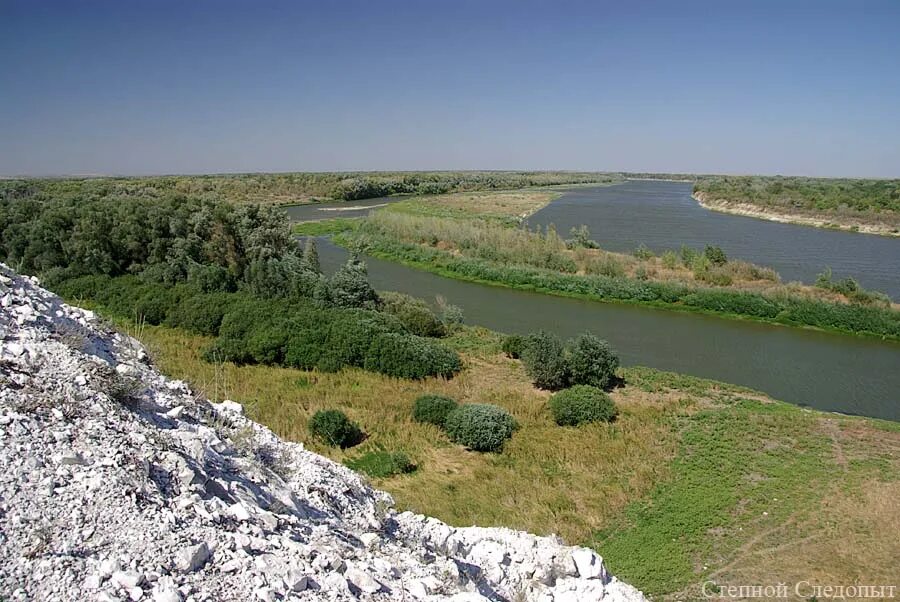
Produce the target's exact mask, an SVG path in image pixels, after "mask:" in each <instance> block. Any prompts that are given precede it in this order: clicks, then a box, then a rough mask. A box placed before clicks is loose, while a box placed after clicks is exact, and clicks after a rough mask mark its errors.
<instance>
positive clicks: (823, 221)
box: [691, 192, 900, 237]
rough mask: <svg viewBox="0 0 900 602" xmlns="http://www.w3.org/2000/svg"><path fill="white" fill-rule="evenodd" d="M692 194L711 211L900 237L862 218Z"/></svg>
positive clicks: (888, 229)
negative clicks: (833, 216)
mask: <svg viewBox="0 0 900 602" xmlns="http://www.w3.org/2000/svg"><path fill="white" fill-rule="evenodd" d="M691 196H692V197H693V198H694V200H695V201H697V202H698V203H700V206H701V207H704V208H706V209H709V210H710V211H719V212H722V213H731V214H732V215H743V216H745V217H755V218H758V219H766V220H769V221H771V222H780V223H783V224H797V225H800V226H814V227H816V228H828V229H830V230H846V231H848V232H861V233H863V234H877V235H879V236H897V237H900V231H897V230H895V229H893V228H891V226H886V225H884V224H875V223H871V222H863V221H860V220H854V219H853V218H844V221H843V222H841V223H837V222H834V221H831V220H829V219H827V218H824V217H815V216H811V215H798V214H792V213H785V212H780V211H773V210H771V209H763V208H761V207H758V206H756V205H752V204H750V203H737V202H733V201H725V200H722V199H710V198H709V197H708V196H707V195H706V194H704V193H703V192H695V193H694V194H692V195H691Z"/></svg>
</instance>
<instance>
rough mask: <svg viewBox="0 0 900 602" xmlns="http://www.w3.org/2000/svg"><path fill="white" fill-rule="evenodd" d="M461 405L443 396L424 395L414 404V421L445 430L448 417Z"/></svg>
mask: <svg viewBox="0 0 900 602" xmlns="http://www.w3.org/2000/svg"><path fill="white" fill-rule="evenodd" d="M458 405H459V404H457V403H456V401H454V400H452V399H450V398H449V397H444V396H443V395H422V396H420V397H419V398H417V399H416V401H415V402H414V403H413V414H412V415H413V420H415V421H416V422H426V423H428V424H433V425H435V426H438V427H441V428H444V424H445V423H446V422H447V415H448V414H450V412H452V411H453V410H455V409H456V408H457V406H458Z"/></svg>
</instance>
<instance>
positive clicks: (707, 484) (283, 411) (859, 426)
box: [139, 326, 900, 599]
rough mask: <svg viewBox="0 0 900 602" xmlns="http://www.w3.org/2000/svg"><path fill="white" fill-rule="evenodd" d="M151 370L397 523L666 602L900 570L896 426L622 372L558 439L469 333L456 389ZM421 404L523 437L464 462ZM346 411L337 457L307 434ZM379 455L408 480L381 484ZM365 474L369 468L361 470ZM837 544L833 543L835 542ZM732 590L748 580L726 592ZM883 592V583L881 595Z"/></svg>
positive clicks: (518, 371)
mask: <svg viewBox="0 0 900 602" xmlns="http://www.w3.org/2000/svg"><path fill="white" fill-rule="evenodd" d="M139 334H140V336H141V338H142V340H143V341H144V342H145V343H146V344H147V345H148V346H149V349H150V351H151V354H152V355H153V356H154V357H155V359H156V361H157V363H158V364H159V365H160V367H161V369H162V370H163V371H164V372H166V373H168V374H169V375H171V376H173V377H175V378H184V379H186V380H188V381H189V382H191V383H192V385H193V386H194V387H195V389H197V390H198V392H201V393H203V394H204V395H208V396H209V397H211V398H214V399H222V398H226V397H227V398H231V399H236V400H238V401H240V402H241V403H244V404H245V407H246V408H247V411H248V413H249V414H250V415H251V416H252V417H253V418H255V419H256V420H258V421H260V422H262V423H263V424H266V425H267V426H269V427H270V428H272V429H273V430H274V431H275V432H276V433H278V434H279V435H280V436H282V437H284V438H287V439H290V440H295V441H303V442H304V443H305V444H306V445H307V446H308V447H309V448H310V449H312V450H314V451H316V452H318V453H322V454H324V455H327V456H329V457H331V458H333V459H335V460H337V461H339V462H347V463H350V464H352V465H355V466H356V467H357V468H358V469H361V470H364V471H367V472H369V473H370V474H375V475H385V476H373V477H372V479H373V482H374V483H375V485H377V486H378V487H380V488H383V489H386V490H387V491H389V492H390V493H391V494H393V496H394V497H395V499H396V501H397V504H398V506H399V507H400V508H401V509H411V510H415V511H418V512H423V513H427V514H429V515H432V516H436V517H438V518H440V519H442V520H444V521H447V522H449V523H451V524H456V525H471V524H479V525H484V526H491V525H496V526H507V527H512V528H517V529H527V530H529V531H533V532H537V533H542V534H549V533H558V534H560V535H562V536H563V537H564V538H565V539H566V540H567V541H568V542H571V543H581V544H588V545H592V546H594V547H595V548H597V549H598V551H599V552H600V553H601V554H602V555H604V557H605V558H606V561H607V563H608V564H609V566H610V568H611V570H612V571H613V572H614V573H615V574H617V575H619V576H620V577H621V578H623V579H625V580H628V581H630V582H632V583H634V584H635V585H637V586H638V587H641V588H643V589H644V590H645V591H648V592H649V593H652V594H654V595H656V596H658V597H660V598H664V597H672V598H673V599H692V598H695V597H697V596H698V592H699V590H698V588H699V584H701V583H702V582H703V581H705V580H706V579H711V580H714V581H716V582H717V583H720V584H727V583H769V582H773V583H774V582H777V581H779V580H781V581H783V580H786V579H788V578H794V577H796V578H797V579H798V580H799V579H808V578H809V576H810V575H812V576H814V577H815V578H816V579H818V580H819V581H818V582H819V583H847V584H849V583H857V582H866V583H871V582H876V583H877V582H879V581H878V579H882V582H886V583H890V582H891V581H890V579H891V578H896V573H895V562H894V560H895V559H896V558H897V557H900V542H898V541H897V539H896V537H894V536H893V535H895V534H896V524H897V523H896V521H897V520H900V510H898V503H897V500H898V499H900V497H898V494H900V463H898V459H900V425H897V424H894V423H887V422H882V421H877V420H870V419H862V418H851V417H843V416H838V415H833V414H825V413H819V412H813V411H809V410H805V409H801V408H798V407H794V406H790V405H787V404H783V403H780V402H774V401H772V400H770V399H769V398H767V397H765V396H763V395H761V394H758V393H755V392H753V391H751V390H749V389H746V388H742V387H735V386H731V385H725V384H722V383H716V382H712V381H708V380H704V379H700V378H695V377H690V376H683V375H677V374H672V373H667V372H660V371H656V370H651V369H648V368H628V369H624V370H622V371H621V375H622V376H623V377H624V379H625V381H626V385H625V386H624V387H621V388H619V389H616V390H615V391H613V392H612V397H613V399H614V401H615V402H616V405H617V406H618V407H619V409H620V415H619V417H618V419H617V420H616V421H615V422H614V423H612V424H592V425H585V426H582V427H579V428H561V427H558V426H556V425H555V424H554V423H553V421H552V417H551V416H550V412H549V411H548V408H547V399H548V398H549V394H548V393H546V392H543V391H538V390H536V389H534V388H533V387H532V386H531V385H530V383H529V382H528V380H527V378H526V376H525V374H524V372H523V370H522V367H521V364H520V363H519V362H518V361H515V360H510V359H508V358H506V357H505V356H504V355H503V354H502V353H501V352H500V341H501V337H500V336H499V335H497V334H496V333H492V332H490V331H486V330H484V329H475V328H468V327H464V328H462V329H460V330H458V331H457V332H455V333H454V334H453V335H452V336H451V337H449V338H448V339H447V344H448V345H450V346H452V347H453V348H455V349H457V350H459V351H460V352H461V353H463V354H464V358H465V364H466V367H465V369H464V370H463V372H462V373H460V374H459V375H458V376H457V377H456V378H454V379H453V380H444V379H429V380H426V381H421V382H415V381H406V380H398V379H391V378H387V377H384V376H380V375H377V374H373V373H368V372H364V371H362V370H356V369H350V370H347V369H345V370H343V371H341V372H338V373H334V374H325V373H318V372H315V371H313V372H304V371H297V370H291V369H284V368H274V367H264V366H241V367H238V366H234V365H231V364H219V365H215V364H208V363H205V362H203V361H201V360H200V359H199V351H200V349H201V348H202V347H203V346H204V345H205V344H207V343H208V339H205V338H203V337H198V336H193V335H188V334H186V333H184V332H181V331H178V330H173V329H168V328H165V327H149V326H147V327H144V328H143V330H142V331H141V332H140V333H139ZM424 393H435V394H441V395H447V396H450V397H452V398H454V399H457V400H458V401H460V402H462V403H466V402H481V403H494V404H497V405H500V406H502V407H504V408H506V409H507V410H508V411H510V413H512V414H513V416H514V417H515V418H516V420H517V421H518V422H519V424H520V427H521V428H520V429H519V430H518V431H517V432H516V433H515V434H514V435H513V438H512V439H511V440H510V441H509V442H508V443H507V444H506V446H505V447H504V449H503V451H502V452H501V453H497V454H479V453H474V452H468V451H466V450H464V449H463V448H461V447H460V446H457V445H453V444H452V443H450V442H449V441H448V440H447V439H446V437H445V436H444V435H443V434H442V433H441V431H440V430H439V429H438V428H437V427H434V426H432V425H428V424H419V423H416V422H414V421H413V420H412V416H411V410H412V403H413V401H414V400H415V398H416V397H418V396H419V395H422V394H424ZM330 408H335V409H340V410H342V411H344V412H346V413H347V415H348V416H349V417H350V418H351V419H352V420H353V421H355V422H358V423H359V424H360V426H361V427H362V428H363V429H364V430H365V432H366V434H367V436H368V438H367V439H366V440H365V442H363V443H362V444H361V445H359V446H357V447H354V448H350V449H347V450H340V449H335V448H329V447H325V446H323V445H321V444H320V443H318V442H316V441H314V440H312V439H311V437H310V436H309V434H308V432H307V430H306V424H307V421H308V419H309V417H310V416H311V415H312V414H313V413H314V412H315V411H316V410H320V409H330ZM386 450H390V452H393V451H401V450H402V452H403V453H404V454H406V455H407V456H408V458H409V460H410V462H411V463H413V464H415V465H416V466H417V469H416V470H415V471H414V472H411V473H400V474H395V475H393V476H386V475H387V473H389V472H394V471H386V472H384V471H382V470H381V468H382V465H383V464H384V457H383V454H385V453H390V452H387V451H386ZM369 469H371V470H369ZM835 537H840V540H839V541H836V540H834V538H835ZM737 579H742V580H743V581H737ZM884 579H888V581H883V580H884Z"/></svg>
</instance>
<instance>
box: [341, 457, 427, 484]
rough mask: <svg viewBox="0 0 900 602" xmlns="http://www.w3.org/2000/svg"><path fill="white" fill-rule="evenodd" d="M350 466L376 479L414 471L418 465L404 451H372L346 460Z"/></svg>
mask: <svg viewBox="0 0 900 602" xmlns="http://www.w3.org/2000/svg"><path fill="white" fill-rule="evenodd" d="M344 464H345V465H347V467H348V468H350V469H352V470H355V471H356V472H361V473H363V474H367V475H369V476H370V477H374V478H376V479H386V478H387V477H392V476H394V475H398V474H406V473H410V472H413V471H414V470H415V469H416V465H415V464H413V463H412V461H411V460H410V459H409V456H407V455H406V454H405V453H403V452H389V451H381V450H379V451H370V452H366V453H364V454H363V455H361V456H359V457H358V458H351V459H348V460H345V461H344Z"/></svg>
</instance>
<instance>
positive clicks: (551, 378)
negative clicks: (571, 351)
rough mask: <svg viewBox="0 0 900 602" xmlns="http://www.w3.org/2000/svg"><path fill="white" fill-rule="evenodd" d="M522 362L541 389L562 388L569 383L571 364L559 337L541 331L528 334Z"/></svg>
mask: <svg viewBox="0 0 900 602" xmlns="http://www.w3.org/2000/svg"><path fill="white" fill-rule="evenodd" d="M522 363H523V364H524V365H525V371H526V372H527V373H528V376H530V377H531V379H532V381H533V382H534V385H535V386H536V387H539V388H541V389H551V390H556V389H562V388H563V387H565V386H566V385H568V383H569V366H568V363H567V362H566V356H565V350H564V349H563V344H562V341H560V340H559V337H557V336H555V335H553V334H550V333H548V332H544V331H543V330H542V331H539V332H536V333H533V334H530V335H528V339H527V341H526V342H525V349H524V350H523V351H522Z"/></svg>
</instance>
